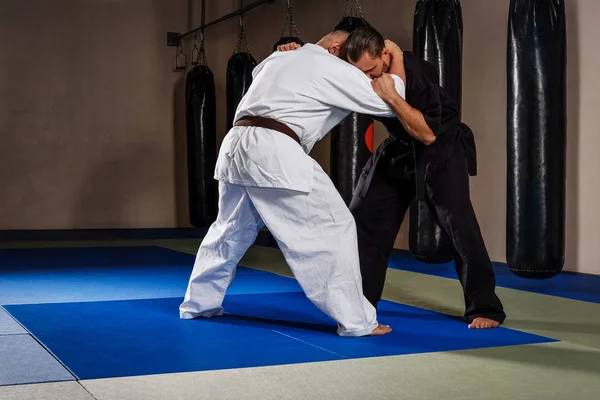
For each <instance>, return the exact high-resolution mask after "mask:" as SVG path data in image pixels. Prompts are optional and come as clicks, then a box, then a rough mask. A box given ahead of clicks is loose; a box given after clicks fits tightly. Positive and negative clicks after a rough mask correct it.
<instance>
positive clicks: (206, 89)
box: [185, 47, 218, 228]
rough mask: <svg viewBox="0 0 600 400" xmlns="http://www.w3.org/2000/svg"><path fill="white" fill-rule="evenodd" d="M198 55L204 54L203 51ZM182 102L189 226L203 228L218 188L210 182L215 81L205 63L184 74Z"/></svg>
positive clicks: (212, 215)
mask: <svg viewBox="0 0 600 400" xmlns="http://www.w3.org/2000/svg"><path fill="white" fill-rule="evenodd" d="M200 54H204V48H203V47H202V48H201V50H200ZM202 57H205V55H204V56H202ZM185 102H186V129H187V157H188V199H189V211H190V223H191V224H192V225H193V226H195V227H198V228H207V227H209V226H210V225H211V224H212V223H213V222H214V221H215V219H216V217H217V212H218V203H217V201H218V186H217V181H216V180H215V179H214V178H213V176H214V172H215V164H216V160H217V139H216V133H217V123H216V120H217V112H216V101H215V80H214V76H213V73H212V71H211V70H210V69H209V68H208V66H207V65H206V63H205V62H200V63H199V64H198V65H196V66H195V67H194V68H192V69H191V70H190V72H188V75H187V77H186V82H185Z"/></svg>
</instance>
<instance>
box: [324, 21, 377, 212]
mask: <svg viewBox="0 0 600 400" xmlns="http://www.w3.org/2000/svg"><path fill="white" fill-rule="evenodd" d="M368 25H369V24H368V23H367V22H366V21H365V20H364V19H363V18H362V17H352V16H345V17H343V18H342V20H341V21H340V22H339V23H338V24H337V26H336V27H335V28H334V29H335V30H344V31H347V32H352V31H353V30H355V29H357V28H360V27H363V26H368ZM372 152H373V120H372V119H371V118H370V117H368V116H367V115H363V114H358V113H354V112H353V113H350V115H348V116H347V117H346V118H345V119H344V120H343V121H342V122H341V123H340V124H339V125H337V126H336V127H335V128H333V129H332V130H331V148H330V177H331V180H332V181H333V183H334V185H335V187H336V188H337V190H338V192H339V193H340V195H341V196H342V198H343V199H344V201H345V202H346V205H350V202H351V201H352V194H353V192H354V188H355V187H356V184H357V182H358V178H359V177H360V174H361V172H362V169H363V167H364V166H365V164H366V163H367V161H368V160H369V157H371V154H372Z"/></svg>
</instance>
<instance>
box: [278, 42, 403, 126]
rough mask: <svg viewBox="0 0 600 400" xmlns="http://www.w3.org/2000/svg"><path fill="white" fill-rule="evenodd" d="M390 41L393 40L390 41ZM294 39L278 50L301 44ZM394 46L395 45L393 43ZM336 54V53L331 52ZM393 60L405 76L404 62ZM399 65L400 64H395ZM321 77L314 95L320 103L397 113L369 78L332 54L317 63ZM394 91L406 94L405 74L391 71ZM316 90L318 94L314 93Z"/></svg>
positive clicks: (390, 115)
mask: <svg viewBox="0 0 600 400" xmlns="http://www.w3.org/2000/svg"><path fill="white" fill-rule="evenodd" d="M392 43H393V42H392ZM300 47H301V46H300V45H297V44H296V43H290V44H286V45H281V46H279V47H278V48H277V50H278V51H279V52H286V51H293V50H296V49H298V48H300ZM396 47H397V46H396ZM331 57H335V56H331ZM400 62H401V64H398V63H396V64H395V70H396V71H398V72H400V73H402V75H403V76H404V63H403V62H402V61H400ZM399 65H401V68H399V67H398V66H399ZM320 68H322V69H323V70H322V71H321V75H322V81H321V82H319V85H318V87H315V88H314V89H315V92H316V93H315V98H316V99H317V100H319V101H321V102H323V103H326V104H329V105H331V106H334V107H337V108H340V109H342V110H347V111H352V112H357V113H361V114H368V115H371V116H374V117H386V118H393V117H396V114H395V113H394V110H392V109H391V107H390V105H389V104H387V103H386V102H385V101H383V100H382V99H381V97H379V96H378V95H377V94H376V93H375V92H374V91H373V87H372V86H371V82H372V81H371V79H370V78H369V77H368V76H367V75H365V74H364V73H363V72H362V71H361V70H360V69H358V68H356V67H355V66H353V65H352V64H350V63H348V62H345V61H342V60H341V59H339V58H337V57H335V58H332V59H331V64H329V63H328V64H327V65H323V66H320ZM391 76H392V79H393V87H394V91H395V93H396V94H397V95H398V96H400V97H401V98H405V97H406V94H405V92H406V85H405V82H406V78H402V77H400V76H398V75H396V74H392V75H391ZM317 93H318V94H317Z"/></svg>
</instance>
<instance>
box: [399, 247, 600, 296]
mask: <svg viewBox="0 0 600 400" xmlns="http://www.w3.org/2000/svg"><path fill="white" fill-rule="evenodd" d="M389 267H390V268H392V269H398V270H403V271H411V272H418V273H421V274H426V275H433V276H439V277H442V278H451V279H458V278H457V276H456V271H455V270H454V261H451V262H449V263H444V264H426V263H423V262H420V261H418V260H416V259H414V258H413V257H412V256H411V254H410V253H409V252H408V251H394V252H393V253H392V256H391V257H390V261H389ZM494 272H495V273H496V285H497V286H499V287H505V288H509V289H517V290H523V291H527V292H533V293H539V294H546V295H550V296H556V297H564V298H567V299H573V300H580V301H587V302H591V303H600V276H595V275H585V274H576V273H572V272H563V273H561V274H560V275H558V276H556V277H554V278H551V279H544V280H531V279H524V278H519V277H518V276H516V275H514V274H513V273H512V272H510V270H509V269H508V267H507V266H506V265H504V264H500V263H494Z"/></svg>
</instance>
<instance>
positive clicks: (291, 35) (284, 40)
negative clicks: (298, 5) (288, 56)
mask: <svg viewBox="0 0 600 400" xmlns="http://www.w3.org/2000/svg"><path fill="white" fill-rule="evenodd" d="M293 6H294V0H287V14H286V18H285V23H284V25H283V32H281V38H280V39H279V40H278V41H277V42H276V43H275V44H274V45H273V51H274V52H275V51H277V47H278V46H280V45H282V44H288V43H297V44H299V45H300V46H304V42H303V41H302V39H300V36H299V34H298V28H297V27H296V22H295V21H294V7H293ZM286 30H287V31H288V33H287V36H286V33H285V31H286Z"/></svg>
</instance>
